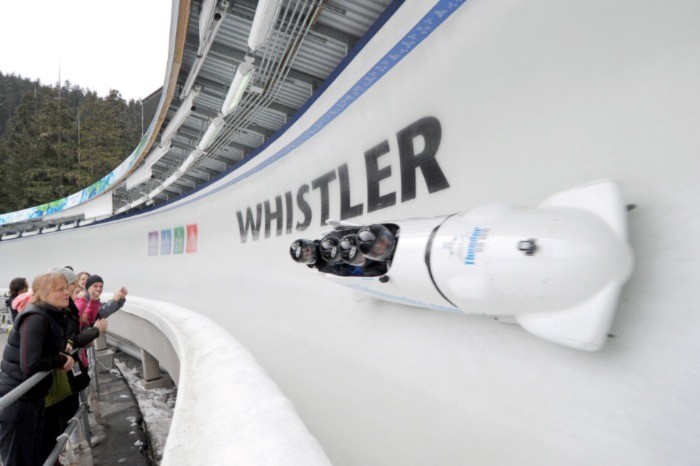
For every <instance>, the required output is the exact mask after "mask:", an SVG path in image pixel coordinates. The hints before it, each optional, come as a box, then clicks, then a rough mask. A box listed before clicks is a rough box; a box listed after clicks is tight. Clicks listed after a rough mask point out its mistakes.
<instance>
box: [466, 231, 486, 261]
mask: <svg viewBox="0 0 700 466" xmlns="http://www.w3.org/2000/svg"><path fill="white" fill-rule="evenodd" d="M482 231H483V230H482V229H481V228H479V227H474V231H472V234H471V236H470V237H469V245H468V246H467V256H466V257H465V258H464V264H465V265H474V261H475V260H476V252H477V251H476V245H477V241H479V238H481V232H482Z"/></svg>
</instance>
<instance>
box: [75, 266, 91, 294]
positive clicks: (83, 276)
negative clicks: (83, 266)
mask: <svg viewBox="0 0 700 466" xmlns="http://www.w3.org/2000/svg"><path fill="white" fill-rule="evenodd" d="M89 276H90V273H89V272H80V273H79V274H78V284H77V285H78V286H76V289H77V290H78V292H83V295H82V296H83V297H85V296H86V293H85V282H86V281H87V279H88V277H89ZM74 299H75V298H74Z"/></svg>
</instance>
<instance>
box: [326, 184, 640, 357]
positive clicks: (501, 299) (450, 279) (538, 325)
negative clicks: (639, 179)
mask: <svg viewBox="0 0 700 466" xmlns="http://www.w3.org/2000/svg"><path fill="white" fill-rule="evenodd" d="M626 210H627V209H626V204H625V203H624V201H623V198H622V196H621V192H620V189H619V187H618V185H617V184H616V183H613V182H607V181H606V182H599V183H594V184H591V185H586V186H582V187H579V188H575V189H572V190H569V191H565V192H562V193H559V194H557V195H555V196H552V197H550V198H548V199H547V200H545V202H543V203H542V204H540V206H538V207H536V208H527V207H519V206H513V205H487V206H482V207H479V208H477V209H474V210H472V211H470V212H467V213H459V214H454V215H451V216H447V217H439V218H433V219H411V220H405V221H401V222H392V223H391V225H392V226H395V227H398V233H397V244H396V249H395V251H394V254H393V258H392V259H391V261H390V262H389V267H388V270H387V272H386V274H384V276H383V277H372V278H370V277H340V276H336V275H331V274H327V275H326V276H327V277H328V278H329V279H331V280H333V281H336V282H338V283H340V284H343V285H345V286H349V287H351V288H354V289H356V290H358V291H360V292H363V293H366V294H369V295H371V296H373V297H375V298H378V299H383V300H387V301H393V302H398V303H402V304H408V305H413V306H419V307H426V308H430V309H438V310H444V311H452V312H463V313H467V314H479V315H493V316H512V318H511V319H509V320H511V321H513V320H514V321H516V322H517V323H519V324H520V325H521V326H523V327H524V328H525V329H526V330H528V331H529V332H531V333H533V334H535V335H538V336H540V337H542V338H545V339H547V340H550V341H554V342H556V343H559V344H563V345H566V346H569V347H573V348H576V349H582V350H589V351H592V350H597V349H599V348H601V347H602V346H603V344H604V343H605V340H606V338H607V334H608V332H609V329H610V325H611V323H612V319H613V317H614V314H615V310H616V308H617V303H618V298H619V293H620V289H621V287H622V285H623V284H624V283H625V281H626V280H627V279H628V278H629V276H630V274H631V271H632V267H633V259H632V251H631V248H630V246H629V244H628V242H627V226H626V225H627V223H626V216H627V212H626ZM507 320H508V319H507Z"/></svg>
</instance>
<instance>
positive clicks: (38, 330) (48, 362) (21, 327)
mask: <svg viewBox="0 0 700 466" xmlns="http://www.w3.org/2000/svg"><path fill="white" fill-rule="evenodd" d="M32 289H33V290H34V295H33V296H32V302H31V303H30V304H29V305H28V306H27V308H26V309H25V310H24V312H22V313H21V314H19V315H18V316H17V320H16V321H15V326H14V328H13V329H12V331H11V332H10V334H9V336H8V338H7V344H6V345H5V351H4V353H3V357H2V362H1V363H0V369H1V370H2V372H0V395H3V396H4V395H6V394H8V393H9V392H10V391H11V390H12V389H14V388H16V387H18V386H19V385H20V384H21V383H22V382H24V381H25V380H27V379H28V378H30V377H31V376H32V375H34V374H36V373H38V372H42V371H51V370H53V369H60V370H64V371H67V370H70V369H71V368H72V367H73V364H74V363H75V361H74V360H73V358H72V357H70V356H69V355H67V354H65V352H64V351H65V350H66V347H67V344H68V339H67V337H66V335H67V333H68V329H69V328H68V321H69V319H68V316H67V312H66V310H65V308H66V307H67V306H68V300H69V297H70V293H69V292H68V282H67V281H66V279H65V278H64V277H63V275H61V274H59V273H46V274H42V275H39V276H37V277H36V278H35V279H34V282H33V283H32ZM51 383H52V377H51V376H48V377H44V378H42V379H41V380H40V381H39V383H37V384H36V385H35V386H34V387H32V388H31V389H29V391H27V392H26V393H25V394H24V395H22V397H20V398H19V399H18V400H17V401H15V402H14V403H12V404H11V405H9V406H8V407H6V408H5V409H4V411H3V412H2V413H0V457H1V458H2V462H3V464H5V465H15V464H22V465H25V464H26V465H34V464H41V459H40V450H39V444H40V441H41V433H42V430H43V427H44V398H45V397H46V395H47V394H48V392H49V389H50V388H51Z"/></svg>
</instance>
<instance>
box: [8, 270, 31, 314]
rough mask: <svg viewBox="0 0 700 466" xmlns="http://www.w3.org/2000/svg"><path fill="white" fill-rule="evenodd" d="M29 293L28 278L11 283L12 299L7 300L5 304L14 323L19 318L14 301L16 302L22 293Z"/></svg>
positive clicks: (17, 279)
mask: <svg viewBox="0 0 700 466" xmlns="http://www.w3.org/2000/svg"><path fill="white" fill-rule="evenodd" d="M27 291H29V284H28V283H27V279H26V278H23V277H18V278H13V279H12V281H11V282H10V297H9V298H7V299H6V300H5V304H6V305H7V308H8V309H9V310H10V314H11V315H12V321H13V322H14V321H15V318H16V317H17V308H16V307H14V306H13V305H12V301H14V300H15V298H16V297H17V296H19V295H21V294H22V293H26V292H27Z"/></svg>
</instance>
